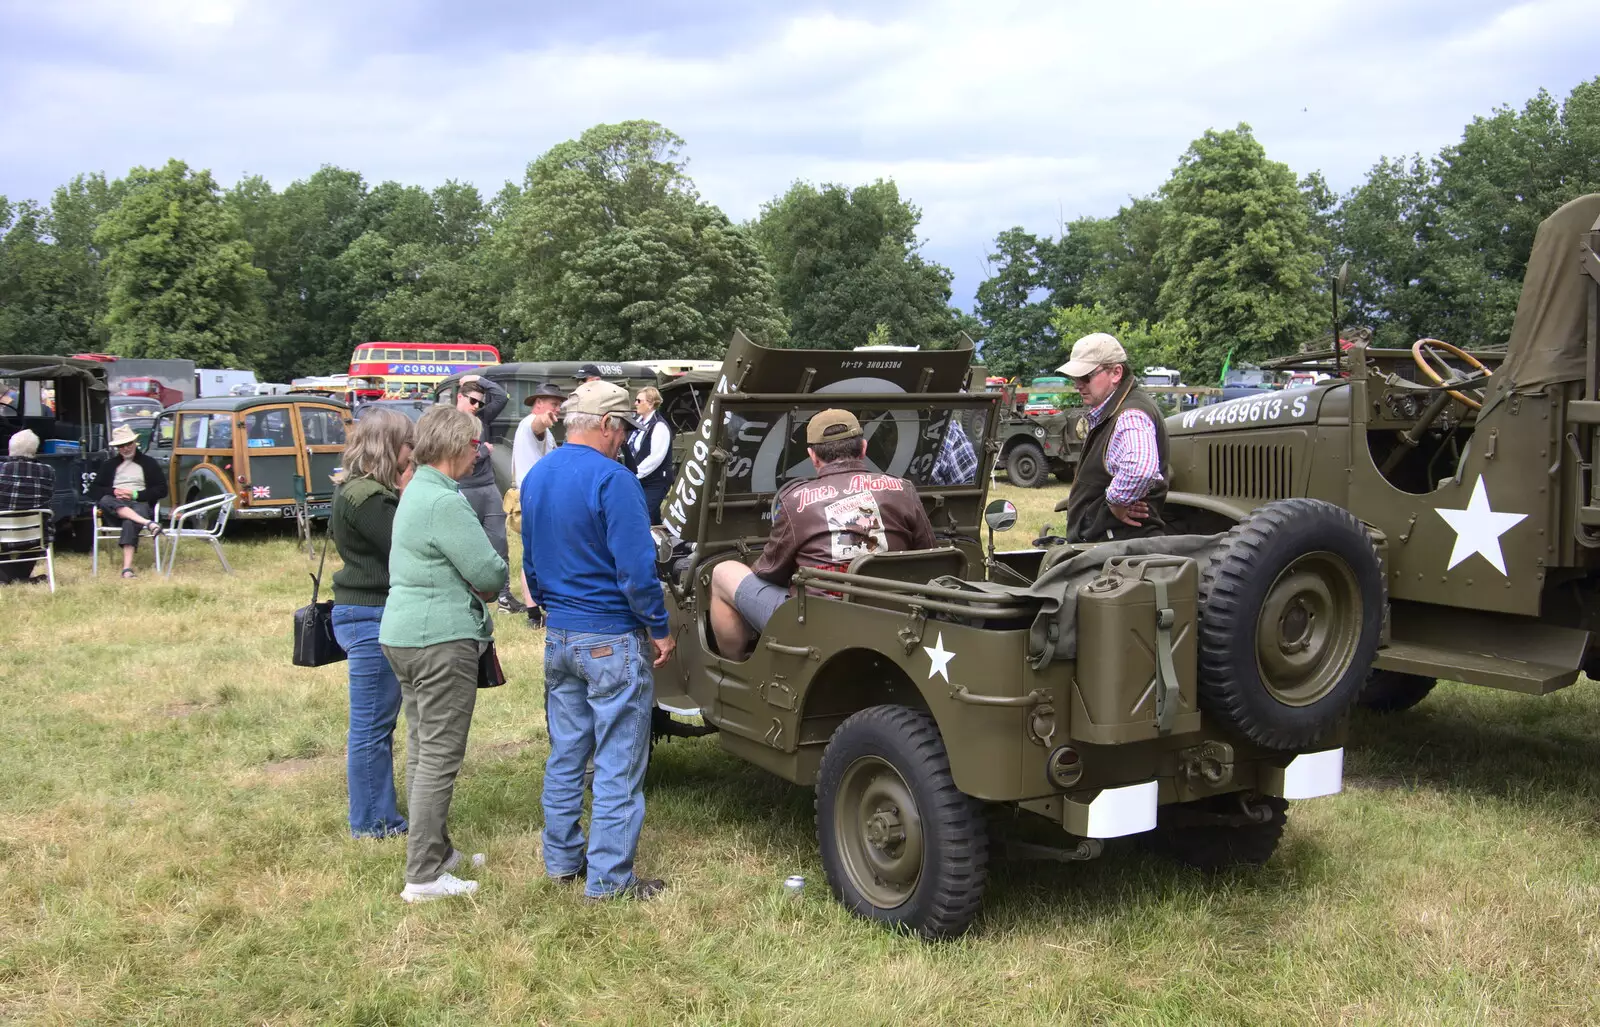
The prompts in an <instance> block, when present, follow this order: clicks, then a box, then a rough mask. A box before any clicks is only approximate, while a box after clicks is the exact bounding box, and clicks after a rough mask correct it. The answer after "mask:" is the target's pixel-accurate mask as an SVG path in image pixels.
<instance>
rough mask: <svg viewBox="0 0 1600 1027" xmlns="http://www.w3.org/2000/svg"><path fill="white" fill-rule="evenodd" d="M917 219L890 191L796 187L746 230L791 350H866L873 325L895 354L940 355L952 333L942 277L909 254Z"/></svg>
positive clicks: (881, 184) (953, 318)
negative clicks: (885, 330)
mask: <svg viewBox="0 0 1600 1027" xmlns="http://www.w3.org/2000/svg"><path fill="white" fill-rule="evenodd" d="M921 220H922V212H921V211H919V210H918V209H917V208H916V207H915V206H913V205H912V204H910V203H907V202H905V201H903V200H901V198H900V191H899V189H898V188H897V187H896V186H895V184H894V183H893V182H886V181H882V180H879V181H877V182H874V183H872V184H871V185H863V186H858V187H856V188H854V189H849V188H846V187H844V186H840V185H824V186H822V187H821V188H818V187H816V186H813V185H810V184H809V183H805V182H797V183H795V184H794V186H792V187H791V188H790V189H789V191H788V192H787V193H785V194H784V195H783V196H780V197H778V198H777V199H775V200H773V201H772V202H770V203H768V204H766V205H765V206H763V207H762V208H761V216H760V217H759V218H758V219H757V220H756V222H755V224H754V226H753V229H754V234H755V238H756V241H757V243H758V244H759V245H760V247H761V252H762V253H763V254H764V255H765V256H766V258H767V262H768V263H769V264H770V266H771V267H772V274H773V278H774V279H775V280H776V282H777V291H778V298H779V300H780V301H781V302H782V303H783V309H784V312H785V313H786V314H788V316H789V335H790V338H791V339H792V340H793V342H794V344H795V345H796V346H805V347H812V348H820V349H833V348H848V347H851V346H860V345H863V344H865V342H866V340H867V337H868V336H869V335H870V334H871V333H872V331H873V329H874V327H876V326H877V325H878V324H879V323H883V324H887V325H889V328H890V331H891V332H892V334H893V335H894V338H895V339H897V340H898V343H899V344H900V345H905V346H924V347H941V346H948V345H950V344H951V342H952V340H953V339H954V338H955V334H956V332H957V331H959V330H960V325H961V324H963V323H965V322H960V321H958V319H957V312H956V311H954V310H953V309H952V308H951V307H950V281H951V275H950V272H949V270H947V269H946V268H944V267H942V266H940V265H939V264H935V263H931V262H929V261H926V260H924V259H923V257H922V255H921V254H920V253H918V252H917V250H918V248H919V247H920V245H921V243H920V242H919V241H918V239H917V234H916V230H917V225H918V223H919V222H920V221H921Z"/></svg>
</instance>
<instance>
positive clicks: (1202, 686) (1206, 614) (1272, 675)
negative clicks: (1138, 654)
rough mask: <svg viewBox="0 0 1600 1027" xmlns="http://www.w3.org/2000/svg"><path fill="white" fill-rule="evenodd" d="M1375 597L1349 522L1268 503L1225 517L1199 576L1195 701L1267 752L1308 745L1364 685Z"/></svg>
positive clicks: (1366, 549) (1293, 504)
mask: <svg viewBox="0 0 1600 1027" xmlns="http://www.w3.org/2000/svg"><path fill="white" fill-rule="evenodd" d="M1386 598H1387V594H1386V590H1385V587H1384V580H1383V569H1382V567H1381V565H1380V564H1379V562H1378V553H1377V550H1376V549H1375V548H1374V547H1373V544H1372V539H1371V538H1370V537H1369V536H1368V534H1367V530H1366V528H1365V527H1363V526H1362V524H1361V522H1360V521H1359V520H1357V519H1356V518H1355V517H1354V516H1352V515H1351V514H1350V513H1349V512H1348V511H1346V510H1344V509H1341V508H1340V507H1337V506H1334V505H1333V504H1332V503H1325V502H1323V501H1321V500H1318V499H1280V500H1276V501H1274V502H1271V503H1268V504H1266V505H1265V506H1262V507H1259V508H1257V509H1256V510H1255V511H1254V512H1253V513H1251V514H1250V516H1249V517H1247V518H1246V519H1245V520H1244V521H1243V522H1241V523H1240V524H1237V525H1235V526H1234V527H1233V528H1232V529H1231V530H1230V531H1229V532H1228V533H1227V534H1226V535H1225V536H1223V538H1222V541H1221V542H1219V543H1218V544H1217V547H1216V549H1214V550H1213V551H1212V553H1211V559H1210V563H1209V565H1208V566H1207V568H1206V572H1205V574H1204V575H1203V576H1202V578H1201V581H1200V634H1199V664H1200V666H1199V676H1198V681H1197V688H1198V691H1199V697H1200V703H1201V706H1202V707H1203V708H1204V709H1206V710H1207V712H1209V713H1210V714H1211V715H1212V716H1215V717H1217V718H1218V719H1220V720H1222V721H1223V722H1224V723H1226V724H1227V725H1229V726H1230V727H1231V728H1232V729H1233V730H1235V731H1237V732H1239V733H1240V734H1241V735H1243V736H1244V737H1245V738H1248V739H1249V740H1251V741H1253V742H1255V743H1257V744H1259V745H1263V746H1267V747H1268V748H1273V749H1298V748H1304V747H1306V746H1310V745H1314V744H1316V743H1317V742H1318V741H1319V740H1321V739H1323V738H1325V737H1326V736H1327V735H1328V733H1329V732H1330V731H1331V730H1332V729H1333V728H1335V727H1336V726H1337V725H1338V723H1339V720H1340V718H1341V717H1343V716H1344V715H1345V713H1346V711H1348V710H1349V709H1350V706H1351V704H1352V703H1354V702H1355V701H1356V698H1357V696H1358V695H1360V693H1361V689H1362V687H1363V686H1364V685H1365V684H1366V681H1367V672H1368V670H1369V669H1370V668H1371V666H1372V661H1373V659H1374V657H1375V656H1376V655H1377V651H1378V637H1379V633H1380V631H1381V629H1382V625H1383V609H1384V603H1385V601H1386Z"/></svg>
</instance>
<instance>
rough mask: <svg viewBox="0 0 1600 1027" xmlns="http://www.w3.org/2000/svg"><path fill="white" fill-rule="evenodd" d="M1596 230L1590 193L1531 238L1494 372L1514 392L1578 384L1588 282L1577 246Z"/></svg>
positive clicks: (1598, 220)
mask: <svg viewBox="0 0 1600 1027" xmlns="http://www.w3.org/2000/svg"><path fill="white" fill-rule="evenodd" d="M1596 230H1600V193H1590V194H1589V195H1588V196H1580V197H1578V198H1577V199H1575V200H1572V201H1571V202H1569V203H1567V204H1564V205H1563V206H1562V207H1561V208H1560V209H1559V210H1557V211H1556V212H1555V213H1554V214H1551V215H1550V216H1549V217H1547V218H1545V219H1544V220H1543V221H1541V222H1540V223H1539V230H1538V231H1537V232H1536V233H1534V237H1533V252H1532V253H1530V254H1529V255H1528V269H1527V273H1526V274H1525V275H1524V276H1523V279H1522V298H1521V299H1520V300H1519V301H1518V302H1517V319H1516V322H1515V323H1514V324H1513V325H1512V328H1511V341H1510V344H1509V345H1508V347H1507V354H1506V362H1505V364H1504V365H1503V366H1502V367H1501V369H1500V372H1499V373H1500V374H1504V375H1508V376H1510V378H1511V381H1512V382H1513V383H1514V385H1513V388H1514V389H1515V390H1516V391H1517V392H1524V393H1527V392H1538V391H1540V390H1542V389H1543V388H1544V387H1545V386H1546V385H1553V384H1557V383H1560V382H1574V381H1582V380H1583V377H1584V364H1585V361H1586V359H1587V356H1586V351H1587V347H1588V342H1587V337H1586V333H1585V325H1584V322H1585V320H1586V319H1587V318H1588V316H1589V302H1588V287H1589V285H1590V282H1591V279H1590V278H1589V277H1588V275H1586V274H1585V273H1584V270H1583V261H1584V256H1583V246H1584V236H1585V235H1586V234H1588V233H1589V232H1593V231H1596ZM1590 259H1593V258H1590Z"/></svg>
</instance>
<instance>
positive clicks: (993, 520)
mask: <svg viewBox="0 0 1600 1027" xmlns="http://www.w3.org/2000/svg"><path fill="white" fill-rule="evenodd" d="M983 523H985V524H987V525H988V526H989V530H990V531H1010V530H1011V529H1012V527H1013V526H1015V525H1016V523H1017V506H1016V504H1015V503H1013V502H1012V501H1011V500H1009V499H996V500H995V501H994V502H992V503H990V504H989V505H988V506H986V507H984V508H983Z"/></svg>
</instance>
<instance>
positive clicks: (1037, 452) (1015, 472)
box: [1006, 442, 1050, 489]
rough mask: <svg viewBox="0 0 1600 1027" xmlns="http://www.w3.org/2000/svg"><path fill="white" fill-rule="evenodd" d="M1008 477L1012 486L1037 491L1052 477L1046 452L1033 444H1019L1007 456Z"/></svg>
mask: <svg viewBox="0 0 1600 1027" xmlns="http://www.w3.org/2000/svg"><path fill="white" fill-rule="evenodd" d="M1006 476H1007V477H1009V478H1010V479H1011V484H1013V485H1016V486H1018V487H1020V488H1025V489H1036V488H1038V487H1039V486H1041V485H1043V484H1044V480H1045V478H1047V477H1049V476H1050V468H1049V466H1048V465H1046V464H1045V460H1044V450H1042V449H1040V448H1039V447H1038V446H1036V445H1034V444H1033V443H1031V442H1019V443H1017V444H1016V445H1015V446H1013V447H1012V449H1011V452H1010V453H1008V454H1006Z"/></svg>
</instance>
